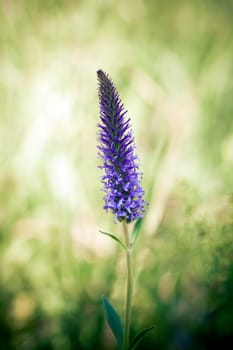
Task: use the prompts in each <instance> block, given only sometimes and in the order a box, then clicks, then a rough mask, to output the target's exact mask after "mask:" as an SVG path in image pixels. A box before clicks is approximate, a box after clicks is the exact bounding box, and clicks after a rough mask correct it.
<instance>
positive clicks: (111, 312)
mask: <svg viewBox="0 0 233 350" xmlns="http://www.w3.org/2000/svg"><path fill="white" fill-rule="evenodd" d="M102 301H103V306H104V311H105V314H106V318H107V321H108V325H109V327H110V328H111V330H112V332H113V334H114V335H115V337H116V340H117V343H118V346H119V348H120V350H122V345H123V326H122V323H121V320H120V317H119V316H118V313H117V312H116V310H115V309H114V308H113V306H112V305H111V304H110V302H109V301H108V299H107V298H105V297H103V299H102Z"/></svg>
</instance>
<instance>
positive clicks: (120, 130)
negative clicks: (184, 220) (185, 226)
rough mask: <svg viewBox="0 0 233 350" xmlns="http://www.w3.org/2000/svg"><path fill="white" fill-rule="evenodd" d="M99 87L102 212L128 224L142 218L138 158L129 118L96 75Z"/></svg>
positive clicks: (108, 80) (102, 74) (109, 85)
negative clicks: (108, 212)
mask: <svg viewBox="0 0 233 350" xmlns="http://www.w3.org/2000/svg"><path fill="white" fill-rule="evenodd" d="M97 77H98V83H99V106H100V120H101V121H100V123H98V129H99V132H98V141H99V145H98V149H99V153H98V154H99V156H100V158H101V159H102V161H103V164H102V165H101V166H100V168H101V169H103V170H104V175H103V176H102V183H103V190H104V192H105V196H104V209H105V210H106V211H108V210H110V211H112V213H113V214H114V221H115V222H116V220H119V221H124V222H126V223H129V222H132V221H134V220H135V219H138V218H141V217H143V214H144V211H145V201H144V199H143V195H144V191H143V190H142V188H141V186H140V180H141V177H142V173H140V172H139V165H138V157H137V155H136V154H135V153H134V150H135V144H134V138H133V134H132V130H131V126H130V118H127V117H126V113H127V111H126V110H125V108H124V105H123V103H122V101H121V99H120V97H119V94H118V91H117V89H116V88H115V86H114V85H113V82H112V80H111V78H110V77H109V76H108V75H107V74H106V73H105V72H103V71H102V70H98V71H97Z"/></svg>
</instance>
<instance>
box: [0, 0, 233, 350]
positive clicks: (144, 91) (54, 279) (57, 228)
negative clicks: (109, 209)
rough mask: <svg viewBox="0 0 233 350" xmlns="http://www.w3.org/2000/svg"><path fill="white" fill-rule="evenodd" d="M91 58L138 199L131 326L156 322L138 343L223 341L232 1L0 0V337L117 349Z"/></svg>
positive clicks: (232, 330) (228, 321)
mask: <svg viewBox="0 0 233 350" xmlns="http://www.w3.org/2000/svg"><path fill="white" fill-rule="evenodd" d="M99 68H101V69H103V70H105V71H106V72H108V74H109V75H110V76H111V77H112V79H113V81H114V83H115V85H116V86H117V88H118V90H119V92H120V95H121V98H122V100H123V102H124V104H125V106H126V108H127V109H128V111H129V116H130V117H131V120H132V127H133V130H134V135H135V140H136V145H137V153H138V154H139V157H140V160H141V169H142V171H143V173H144V176H143V187H144V189H145V192H146V200H147V201H148V202H149V203H150V205H149V207H148V212H147V215H146V217H145V220H144V223H143V228H142V231H141V235H140V237H139V239H138V241H137V245H136V249H135V254H134V272H135V293H134V301H133V304H134V306H133V324H132V334H135V333H136V332H137V331H138V330H139V329H142V328H144V327H147V326H150V325H151V324H154V325H155V330H154V331H153V332H151V333H150V334H149V335H148V336H147V337H146V338H145V339H144V341H143V342H142V343H141V345H140V346H139V349H157V350H160V349H161V350H162V349H163V350H183V349H195V350H204V349H212V348H213V347H214V345H215V346H217V347H219V348H222V346H223V341H224V340H226V339H227V340H228V341H229V342H231V346H232V344H233V239H232V238H233V237H232V233H233V232H232V231H233V230H232V229H233V215H232V214H233V192H232V185H233V176H232V169H233V2H232V1H231V0H222V1H218V0H205V1H203V0H189V1H187V0H186V1H185V0H176V1H168V0H163V1H161V0H153V1H152V0H147V1H142V0H124V1H123V0H119V1H113V0H108V1H103V0H96V1H94V0H90V1H84V0H79V1H78V0H77V1H75V0H47V1H40V0H18V1H16V0H15V1H14V0H1V1H0V149H1V152H0V348H1V349H4V350H19V349H20V350H77V349H81V350H84V349H85V350H89V349H106V350H108V349H109V350H110V349H116V344H115V340H114V339H113V337H112V334H111V332H110V331H109V329H108V327H107V325H106V322H105V320H104V316H103V312H102V305H101V297H102V295H103V294H104V295H106V296H108V297H109V298H110V300H111V301H112V302H113V303H114V305H115V306H116V308H117V309H118V311H119V313H120V314H121V315H122V314H123V310H124V304H123V302H122V301H123V298H124V285H125V261H124V257H123V254H122V252H121V249H120V248H119V247H116V245H115V244H114V243H113V242H111V241H110V240H109V239H108V238H107V237H105V236H101V235H100V234H99V233H98V230H99V229H102V230H104V231H109V232H113V233H117V234H119V235H121V234H122V233H121V226H120V225H119V224H116V225H114V223H113V217H112V215H110V214H106V213H104V212H103V210H102V204H103V203H102V196H103V193H102V192H101V191H100V188H101V185H100V177H101V171H100V170H99V169H98V168H97V166H98V165H99V163H100V162H99V160H98V158H97V151H96V144H97V142H96V124H97V122H98V96H97V82H96V71H97V70H98V69H99ZM229 346H230V345H229ZM231 346H230V347H229V349H230V348H231ZM224 349H227V347H226V346H225V345H224Z"/></svg>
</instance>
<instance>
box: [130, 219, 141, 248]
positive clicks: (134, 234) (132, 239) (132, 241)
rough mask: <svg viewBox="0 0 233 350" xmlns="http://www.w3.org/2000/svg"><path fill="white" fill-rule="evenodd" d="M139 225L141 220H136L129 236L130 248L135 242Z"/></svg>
mask: <svg viewBox="0 0 233 350" xmlns="http://www.w3.org/2000/svg"><path fill="white" fill-rule="evenodd" d="M141 225H142V218H140V219H138V220H137V221H136V223H135V225H134V228H133V232H132V236H131V242H130V245H131V247H133V246H134V244H135V242H136V239H137V237H138V234H139V231H140V228H141Z"/></svg>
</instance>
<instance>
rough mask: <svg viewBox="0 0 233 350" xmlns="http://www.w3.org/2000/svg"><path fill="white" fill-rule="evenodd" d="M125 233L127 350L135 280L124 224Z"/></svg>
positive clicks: (125, 341)
mask: <svg viewBox="0 0 233 350" xmlns="http://www.w3.org/2000/svg"><path fill="white" fill-rule="evenodd" d="M123 231H124V237H125V244H126V246H127V248H128V249H127V250H126V262H127V285H126V304H125V331H124V339H123V350H127V349H128V346H129V335H130V323H131V304H132V294H133V279H132V248H131V247H130V237H129V232H128V227H127V224H126V223H125V222H123Z"/></svg>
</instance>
